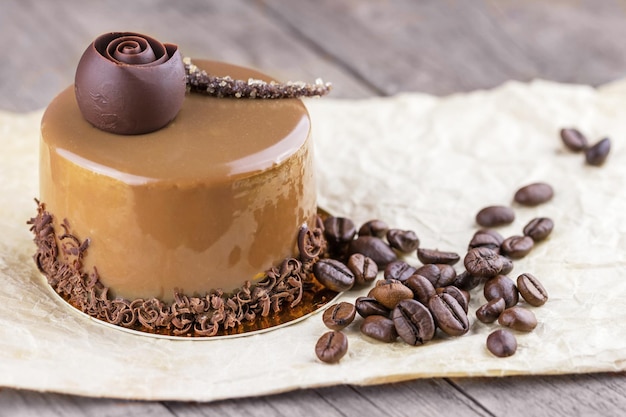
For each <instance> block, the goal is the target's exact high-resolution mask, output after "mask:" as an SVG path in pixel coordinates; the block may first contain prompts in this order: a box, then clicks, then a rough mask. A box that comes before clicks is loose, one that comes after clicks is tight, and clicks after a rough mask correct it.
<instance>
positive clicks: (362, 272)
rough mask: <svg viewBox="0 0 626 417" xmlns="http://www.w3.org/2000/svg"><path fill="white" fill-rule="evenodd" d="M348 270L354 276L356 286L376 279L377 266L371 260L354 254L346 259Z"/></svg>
mask: <svg viewBox="0 0 626 417" xmlns="http://www.w3.org/2000/svg"><path fill="white" fill-rule="evenodd" d="M348 269H350V271H352V273H353V274H354V279H355V282H356V284H358V285H365V284H368V283H370V282H372V281H374V280H375V279H376V275H378V266H377V265H376V262H374V261H373V260H372V259H371V258H368V257H367V256H365V255H362V254H360V253H355V254H353V255H351V256H350V258H349V259H348Z"/></svg>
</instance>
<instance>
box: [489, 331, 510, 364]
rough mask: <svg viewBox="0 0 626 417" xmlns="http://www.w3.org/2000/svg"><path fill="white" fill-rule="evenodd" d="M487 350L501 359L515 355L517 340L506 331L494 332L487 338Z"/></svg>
mask: <svg viewBox="0 0 626 417" xmlns="http://www.w3.org/2000/svg"><path fill="white" fill-rule="evenodd" d="M487 349H488V350H489V352H491V353H493V354H494V355H495V356H497V357H499V358H505V357H507V356H511V355H513V354H515V351H516V350H517V339H515V335H513V333H511V332H510V331H508V330H506V329H498V330H494V331H493V332H491V333H490V334H489V336H487Z"/></svg>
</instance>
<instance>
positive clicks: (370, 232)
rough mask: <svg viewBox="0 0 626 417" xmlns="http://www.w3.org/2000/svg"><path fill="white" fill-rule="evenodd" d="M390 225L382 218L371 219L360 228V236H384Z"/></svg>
mask: <svg viewBox="0 0 626 417" xmlns="http://www.w3.org/2000/svg"><path fill="white" fill-rule="evenodd" d="M387 230H389V226H388V225H387V223H385V222H384V221H382V220H370V221H368V222H367V223H365V224H363V226H361V228H360V229H359V236H374V237H379V238H383V237H385V234H386V233H387Z"/></svg>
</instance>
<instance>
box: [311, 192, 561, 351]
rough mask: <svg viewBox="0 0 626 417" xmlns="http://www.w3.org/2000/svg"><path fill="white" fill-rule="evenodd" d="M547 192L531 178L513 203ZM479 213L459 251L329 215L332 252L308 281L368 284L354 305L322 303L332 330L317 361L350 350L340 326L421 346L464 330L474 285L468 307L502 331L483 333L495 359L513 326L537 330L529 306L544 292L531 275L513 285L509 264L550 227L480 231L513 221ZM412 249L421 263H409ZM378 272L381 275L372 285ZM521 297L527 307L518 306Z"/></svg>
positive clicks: (376, 223) (489, 211)
mask: <svg viewBox="0 0 626 417" xmlns="http://www.w3.org/2000/svg"><path fill="white" fill-rule="evenodd" d="M553 195H554V192H553V190H552V187H551V186H549V185H548V184H545V183H533V184H529V185H527V186H524V187H522V188H520V189H519V190H517V192H516V193H515V196H514V201H516V202H518V203H519V204H521V205H527V206H536V205H538V204H542V203H545V202H547V201H549V200H550V199H551V198H552V197H553ZM481 213H483V214H482V215H480V216H477V222H478V224H479V225H481V226H483V228H482V229H480V230H478V231H476V232H475V233H474V235H473V236H472V238H471V239H470V241H469V243H468V246H467V250H466V252H465V253H464V255H463V256H461V255H460V254H459V253H457V252H454V251H449V250H440V249H433V248H422V247H420V240H419V238H418V236H417V234H416V233H415V232H414V231H412V230H404V229H397V228H391V227H389V226H388V225H387V224H386V223H385V222H384V221H382V220H379V219H375V220H371V221H368V222H366V223H365V224H363V225H362V226H361V227H360V228H358V229H357V227H356V225H355V224H354V222H353V221H352V220H350V219H348V218H343V217H332V216H331V217H328V218H326V219H325V221H324V236H325V238H326V240H327V242H328V245H329V253H330V254H331V257H329V258H324V259H320V260H319V261H318V262H317V263H316V264H315V266H314V268H313V274H314V276H315V278H316V279H317V280H318V281H319V282H320V283H322V284H323V285H325V286H327V287H328V288H331V289H333V290H335V291H346V290H349V289H351V288H353V287H357V288H359V287H360V288H363V287H365V286H371V285H372V283H373V286H372V287H371V289H370V290H369V293H368V294H367V296H362V297H358V298H357V299H356V300H355V302H354V304H353V303H349V302H341V303H338V304H334V305H331V306H330V307H328V308H327V309H326V311H325V312H324V314H323V316H322V319H323V322H324V324H325V325H326V327H328V328H329V329H330V331H329V332H327V333H325V334H324V335H322V337H321V338H320V339H319V341H318V343H317V345H316V347H315V353H316V355H317V357H318V358H319V359H320V360H321V361H323V362H327V363H334V362H338V361H339V360H340V359H341V358H342V357H343V356H344V355H345V354H346V353H347V351H348V341H347V337H346V336H345V334H344V333H343V332H342V330H343V329H344V328H346V327H347V326H350V325H352V324H353V323H355V324H357V325H358V326H359V328H360V332H361V333H362V334H363V335H365V336H367V337H370V338H372V339H375V340H378V341H381V342H385V343H394V342H397V341H398V340H401V341H403V342H404V343H407V344H410V345H413V346H418V345H422V344H425V343H427V342H428V341H430V340H432V339H433V338H435V337H437V335H438V334H439V335H441V336H444V337H446V338H450V337H458V336H462V335H464V334H466V333H467V332H468V331H469V329H470V324H471V318H470V317H471V316H472V315H471V314H470V313H469V301H470V297H472V293H474V294H475V293H476V291H480V288H482V292H483V295H484V297H485V299H486V301H487V302H486V303H485V304H484V305H482V306H480V307H479V308H478V309H477V310H476V311H475V312H474V314H475V316H476V318H477V319H478V321H480V322H482V323H485V324H490V323H495V322H496V321H497V323H498V324H499V325H500V326H503V327H504V328H500V329H498V330H495V331H494V332H493V333H491V334H490V335H489V337H488V338H487V342H486V346H487V349H488V350H489V351H490V352H491V353H492V354H494V355H495V356H498V357H504V356H510V355H512V354H514V353H515V351H516V349H517V341H516V338H515V335H514V333H512V331H514V332H529V331H531V330H533V329H534V328H535V327H536V326H537V319H536V317H535V315H534V313H533V312H532V310H531V309H530V308H529V307H538V306H541V305H543V304H545V302H546V301H547V299H548V294H547V291H546V290H545V288H544V287H543V285H542V284H541V283H540V281H539V279H538V278H536V277H535V276H534V275H532V274H530V273H523V274H520V275H519V276H518V277H517V279H516V281H514V280H513V279H511V278H510V277H509V276H508V274H509V273H510V272H511V271H512V270H513V260H516V259H520V258H523V257H524V256H526V255H528V254H529V253H530V251H531V250H532V248H533V247H534V245H535V244H536V243H537V242H540V241H542V240H544V239H546V238H547V237H548V236H549V235H550V233H551V232H552V230H553V228H554V223H553V221H552V220H551V219H549V218H547V217H537V218H534V219H532V220H531V221H529V222H528V224H526V226H525V227H524V228H523V231H522V234H521V235H514V236H509V237H506V238H505V237H504V236H502V235H501V234H500V233H499V232H498V231H496V230H494V229H492V228H486V227H487V226H488V227H495V226H498V225H502V224H508V223H510V222H512V221H513V219H514V218H515V213H514V212H513V209H512V208H511V207H508V206H490V207H487V208H485V209H483V210H481ZM479 218H480V219H481V220H480V221H479ZM410 254H415V255H416V257H417V259H418V260H419V261H420V262H421V264H422V265H421V266H416V265H414V264H413V263H409V262H407V261H406V260H407V259H408V257H409V255H410ZM461 260H462V265H463V267H464V269H463V270H462V271H461V272H457V269H456V268H455V265H457V264H459V262H460V261H461ZM379 271H380V272H382V276H383V278H382V279H379V280H378V281H376V277H377V275H379ZM481 286H482V287H481ZM520 300H522V301H523V302H524V303H525V304H519V303H520ZM518 304H519V305H518Z"/></svg>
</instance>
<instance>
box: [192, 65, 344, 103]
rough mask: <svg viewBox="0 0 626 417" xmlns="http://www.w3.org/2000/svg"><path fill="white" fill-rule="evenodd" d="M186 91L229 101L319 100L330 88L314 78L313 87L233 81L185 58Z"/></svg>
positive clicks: (258, 81) (308, 85) (297, 84)
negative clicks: (217, 75)
mask: <svg viewBox="0 0 626 417" xmlns="http://www.w3.org/2000/svg"><path fill="white" fill-rule="evenodd" d="M183 63H184V64H185V74H186V77H187V88H188V89H189V90H190V91H191V92H194V93H201V94H206V95H209V96H213V97H231V98H261V99H278V98H299V97H321V96H324V95H326V94H328V93H329V92H330V90H331V89H332V85H331V84H330V83H325V82H323V81H322V80H321V79H317V80H316V81H315V84H307V83H304V82H301V81H295V82H292V81H289V82H286V83H279V82H276V81H270V82H267V81H263V80H257V79H254V78H250V79H248V80H247V81H244V80H236V79H233V78H231V77H228V76H226V77H216V76H214V75H210V74H208V73H207V72H206V71H204V70H201V69H200V68H198V67H197V66H195V65H194V64H193V63H192V62H191V59H190V58H189V57H185V58H183Z"/></svg>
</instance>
